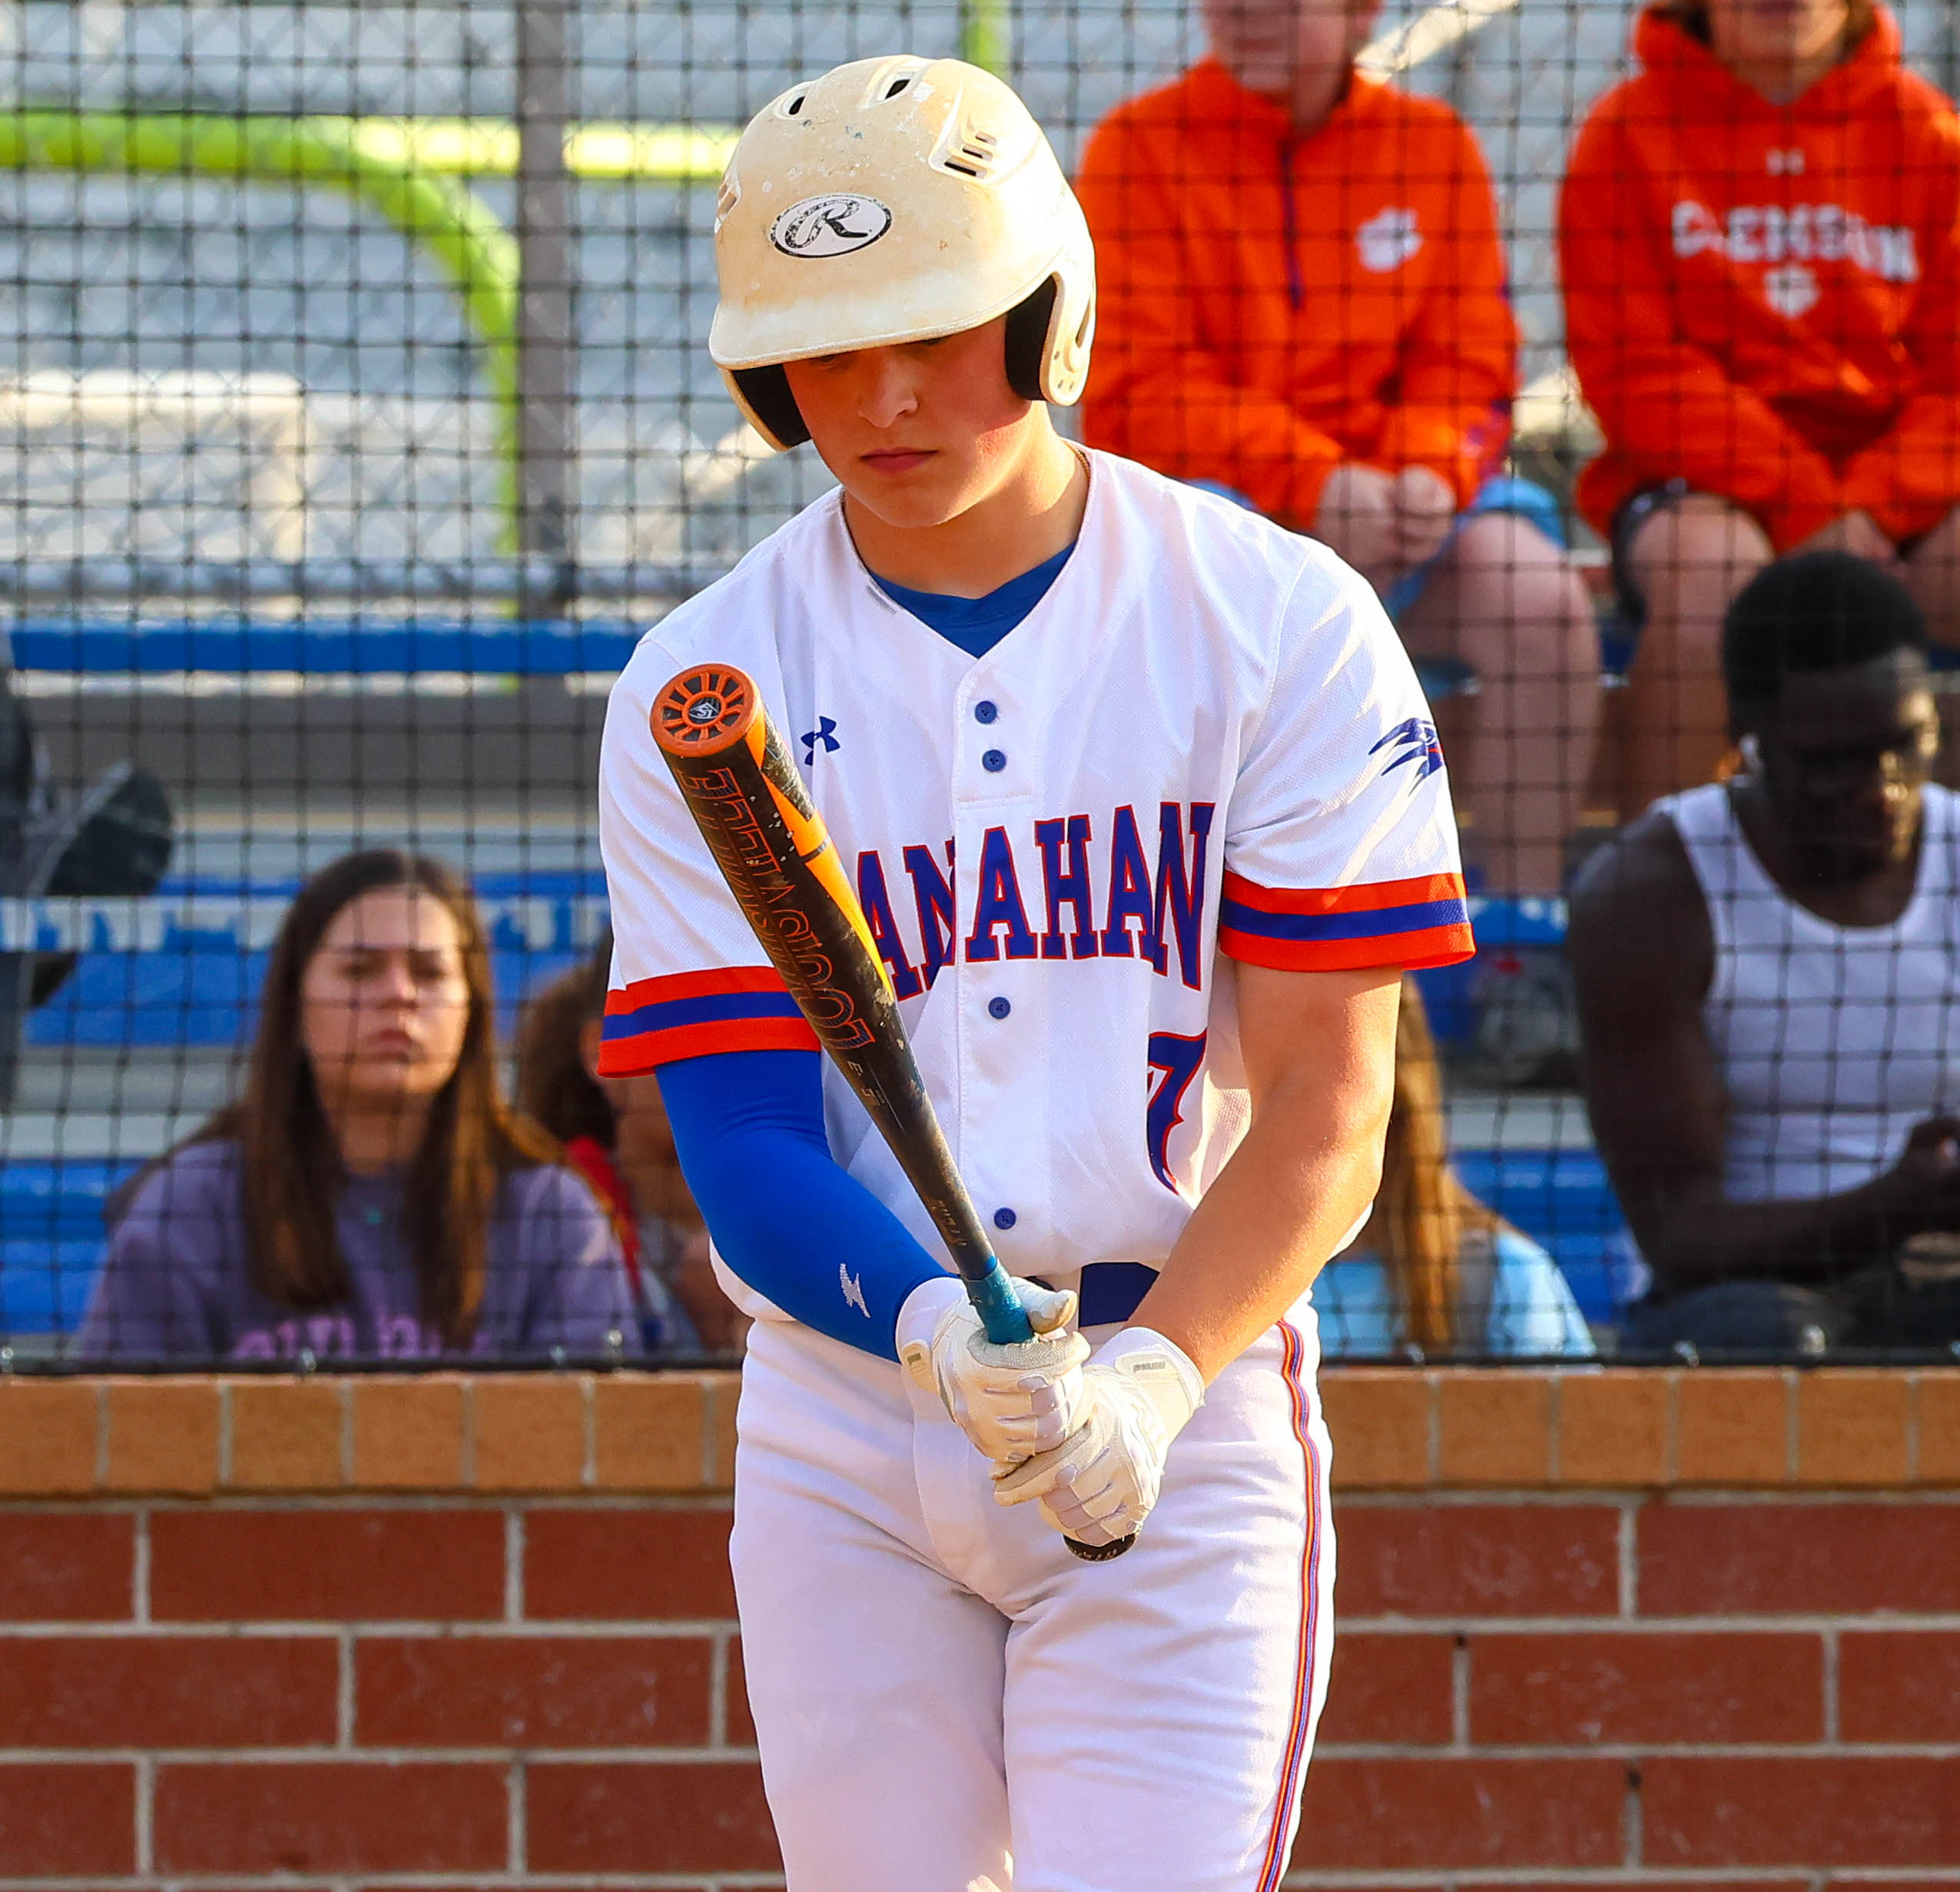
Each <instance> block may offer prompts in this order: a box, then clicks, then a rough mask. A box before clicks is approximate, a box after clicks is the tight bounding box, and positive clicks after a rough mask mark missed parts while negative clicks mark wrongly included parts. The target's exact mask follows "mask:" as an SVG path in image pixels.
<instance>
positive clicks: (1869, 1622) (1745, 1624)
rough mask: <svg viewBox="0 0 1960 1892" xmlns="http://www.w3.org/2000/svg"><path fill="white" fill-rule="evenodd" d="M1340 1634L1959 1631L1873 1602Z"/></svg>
mask: <svg viewBox="0 0 1960 1892" xmlns="http://www.w3.org/2000/svg"><path fill="white" fill-rule="evenodd" d="M1336 1622H1337V1625H1338V1629H1339V1631H1340V1633H1341V1635H1418V1636H1419V1635H1432V1636H1434V1635H1481V1636H1501V1635H1572V1636H1602V1635H1710V1636H1713V1635H1731V1634H1734V1633H1736V1632H1744V1633H1746V1634H1749V1635H1763V1634H1785V1633H1786V1634H1789V1635H1823V1634H1825V1633H1826V1632H1827V1631H1830V1630H1834V1629H1835V1630H1839V1631H1842V1632H1846V1633H1847V1634H1852V1635H1878V1634H1885V1633H1889V1632H1892V1631H1893V1630H1897V1631H1899V1632H1901V1633H1902V1634H1910V1635H1934V1634H1941V1633H1945V1634H1948V1635H1954V1634H1960V1611H1956V1612H1945V1613H1944V1614H1940V1615H1907V1614H1905V1612H1894V1611H1892V1610H1889V1609H1885V1607H1884V1605H1882V1604H1875V1605H1872V1607H1871V1608H1870V1609H1862V1610H1859V1609H1846V1610H1833V1611H1829V1612H1819V1611H1811V1612H1806V1614H1804V1615H1794V1614H1792V1615H1733V1616H1632V1617H1627V1616H1471V1615H1458V1616H1341V1615H1338V1612H1337V1615H1336Z"/></svg>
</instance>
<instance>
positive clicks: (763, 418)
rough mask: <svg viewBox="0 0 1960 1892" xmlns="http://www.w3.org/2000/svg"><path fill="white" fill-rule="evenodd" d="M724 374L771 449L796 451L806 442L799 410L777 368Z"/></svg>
mask: <svg viewBox="0 0 1960 1892" xmlns="http://www.w3.org/2000/svg"><path fill="white" fill-rule="evenodd" d="M727 373H728V376H729V379H731V380H732V381H733V382H734V383H735V386H736V389H737V391H738V393H740V394H741V397H742V399H743V400H744V401H745V403H747V404H748V413H749V418H750V419H751V420H753V421H754V422H755V423H756V426H757V428H758V430H759V431H760V432H761V433H763V434H764V436H766V437H767V438H768V439H769V440H770V442H771V443H772V444H773V445H774V446H778V447H780V448H783V449H788V448H790V447H800V446H802V444H803V443H804V441H806V440H808V439H809V438H810V429H808V427H806V426H804V424H803V413H802V410H801V409H800V408H798V406H797V404H796V396H794V394H792V393H791V392H790V387H789V376H788V375H786V374H785V373H784V372H783V371H782V369H781V366H771V367H767V368H731V369H728V370H727Z"/></svg>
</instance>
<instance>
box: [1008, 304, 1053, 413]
mask: <svg viewBox="0 0 1960 1892" xmlns="http://www.w3.org/2000/svg"><path fill="white" fill-rule="evenodd" d="M1055 295H1056V280H1055V278H1054V277H1052V276H1051V277H1049V279H1048V280H1047V281H1046V282H1045V283H1043V284H1042V285H1041V286H1040V288H1038V289H1036V290H1034V292H1033V293H1032V294H1030V295H1028V296H1026V297H1023V299H1022V300H1021V301H1020V303H1018V304H1017V305H1016V306H1015V307H1014V309H1013V310H1011V311H1010V313H1009V315H1008V317H1007V385H1008V386H1010V387H1011V388H1012V389H1013V390H1014V392H1015V393H1016V394H1018V395H1019V396H1020V397H1021V399H1023V400H1024V401H1038V400H1040V399H1041V398H1042V393H1041V370H1042V366H1043V363H1045V362H1046V360H1047V358H1048V329H1049V324H1050V322H1051V321H1052V320H1053V316H1054V310H1055Z"/></svg>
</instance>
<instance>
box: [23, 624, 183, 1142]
mask: <svg viewBox="0 0 1960 1892" xmlns="http://www.w3.org/2000/svg"><path fill="white" fill-rule="evenodd" d="M170 854H171V808H170V798H169V797H168V796H167V795H166V794H164V787H163V784H161V782H159V781H158V780H157V778H156V777H154V775H152V774H150V773H149V771H148V770H145V769H139V768H138V767H135V766H134V764H131V763H128V762H118V764H116V765H115V766H114V767H113V768H111V769H109V770H106V771H105V772H104V774H102V775H101V776H100V777H98V779H97V780H95V782H94V783H92V784H91V785H90V786H89V787H88V788H86V789H85V790H83V791H82V792H81V793H80V794H75V795H69V796H61V795H58V794H56V793H55V790H53V788H52V787H51V786H50V784H49V783H48V772H47V767H46V764H45V760H44V758H43V757H42V756H41V751H40V747H39V745H38V744H37V743H36V742H35V737H34V725H33V723H32V720H31V719H30V718H29V717H28V713H27V706H26V705H25V704H24V703H22V701H21V700H20V698H19V697H17V696H16V695H15V694H14V689H13V672H12V671H11V670H10V669H9V668H8V666H7V664H6V662H5V641H4V639H0V900H58V899H68V898H74V897H79V896H91V895H92V896H96V897H98V898H100V897H109V898H117V897H121V898H131V897H134V896H138V895H141V894H144V893H150V892H151V891H152V890H154V888H155V886H156V885H157V883H158V881H159V880H161V879H162V878H163V876H164V869H165V868H166V867H167V866H169V864H170ZM24 943H25V942H23V941H22V939H20V938H19V936H18V934H17V933H15V932H14V931H13V929H12V926H9V925H5V924H0V1109H5V1108H7V1107H8V1105H10V1104H12V1102H13V1098H14V1085H15V1077H16V1074H17V1072H18V1066H19V1059H20V1041H21V1027H22V1024H23V1023H24V1022H25V1019H26V1016H27V1014H28V1012H31V1011H32V1010H33V1009H35V1006H41V1005H45V1004H46V1003H47V1002H48V1000H49V999H51V998H52V997H53V996H55V993H56V992H58V990H60V989H61V984H62V982H63V981H64V980H65V979H67V977H68V974H69V973H70V972H71V970H72V969H73V968H74V966H75V955H74V954H73V953H33V952H27V951H22V950H19V949H18V948H19V947H20V946H22V945H23V944H24Z"/></svg>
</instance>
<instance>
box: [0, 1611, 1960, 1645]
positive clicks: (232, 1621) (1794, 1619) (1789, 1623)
mask: <svg viewBox="0 0 1960 1892" xmlns="http://www.w3.org/2000/svg"><path fill="white" fill-rule="evenodd" d="M1339 1620H1340V1629H1341V1633H1342V1634H1343V1635H1366V1636H1409V1637H1423V1636H1435V1637H1442V1636H1458V1635H1468V1636H1478V1637H1482V1638H1484V1639H1487V1640H1495V1639H1501V1638H1503V1637H1505V1636H1525V1635H1533V1636H1554V1635H1555V1636H1570V1637H1572V1638H1574V1639H1577V1638H1581V1637H1584V1638H1588V1639H1592V1638H1597V1637H1600V1636H1655V1637H1660V1636H1694V1637H1704V1636H1705V1637H1719V1636H1724V1635H1733V1634H1737V1633H1742V1634H1747V1635H1789V1636H1812V1635H1829V1634H1832V1633H1836V1634H1839V1635H1893V1634H1897V1635H1960V1612H1950V1613H1947V1614H1944V1615H1904V1614H1902V1613H1899V1612H1893V1611H1890V1610H1886V1609H1884V1608H1883V1607H1882V1605H1875V1606H1874V1607H1873V1608H1872V1609H1869V1610H1849V1609H1848V1610H1844V1611H1841V1612H1830V1613H1828V1614H1818V1613H1814V1612H1813V1613H1810V1614H1806V1615H1735V1616H1635V1617H1626V1616H1468V1615H1450V1616H1354V1617H1342V1618H1341V1619H1339ZM736 1629H738V1623H737V1620H736V1619H735V1617H733V1616H617V1617H612V1616H609V1617H602V1618H591V1617H568V1618H565V1619H563V1620H562V1621H560V1620H557V1619H553V1618H551V1617H545V1616H526V1617H525V1618H523V1619H521V1620H520V1621H517V1622H512V1621H509V1619H505V1618H501V1617H495V1616H491V1617H481V1618H472V1619H463V1620H458V1619H446V1618H440V1617H437V1618H425V1617H392V1616H376V1617H362V1618H358V1619H348V1618H346V1617H341V1616H324V1617H293V1618H287V1617H257V1616H249V1617H231V1618H219V1619H209V1618H204V1617H197V1618H190V1617H187V1618H184V1619H182V1620H177V1619H171V1618H168V1617H164V1618H148V1619H144V1618H139V1617H136V1616H128V1617H107V1618H104V1619H100V1620H95V1621H89V1622H71V1621H67V1620H65V1619H60V1618H53V1617H50V1618H46V1619H30V1620H25V1621H21V1622H0V1643H5V1642H8V1641H28V1642H114V1641H118V1640H121V1641H124V1642H216V1641H225V1640H240V1639H243V1640H248V1641H260V1642H273V1641H279V1640H288V1641H305V1640H311V1641H325V1640H329V1639H337V1638H338V1637H340V1636H342V1635H351V1636H353V1637H354V1638H355V1639H357V1640H360V1639H370V1640H378V1639H389V1640H396V1641H433V1640H437V1639H441V1640H445V1641H449V1642H487V1643H492V1644H496V1643H521V1642H546V1641H552V1640H558V1639H563V1640H567V1641H574V1642H607V1641H633V1642H695V1641H701V1642H711V1641H714V1640H715V1639H716V1638H718V1637H726V1636H728V1635H731V1634H733V1633H734V1632H735V1631H736Z"/></svg>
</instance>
